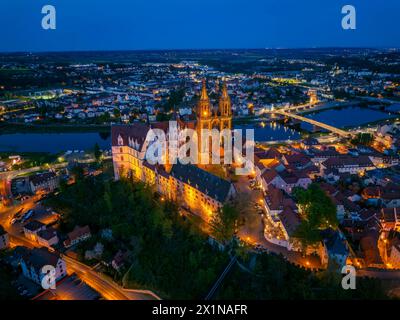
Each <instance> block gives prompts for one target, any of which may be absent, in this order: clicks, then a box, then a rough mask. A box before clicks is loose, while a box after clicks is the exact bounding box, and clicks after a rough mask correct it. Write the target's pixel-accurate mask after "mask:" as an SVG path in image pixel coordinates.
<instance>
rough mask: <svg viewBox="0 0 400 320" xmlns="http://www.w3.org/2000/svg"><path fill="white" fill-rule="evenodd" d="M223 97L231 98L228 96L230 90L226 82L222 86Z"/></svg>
mask: <svg viewBox="0 0 400 320" xmlns="http://www.w3.org/2000/svg"><path fill="white" fill-rule="evenodd" d="M221 97H222V98H224V99H227V98H229V96H228V88H227V87H226V82H225V81H224V83H223V85H222V94H221Z"/></svg>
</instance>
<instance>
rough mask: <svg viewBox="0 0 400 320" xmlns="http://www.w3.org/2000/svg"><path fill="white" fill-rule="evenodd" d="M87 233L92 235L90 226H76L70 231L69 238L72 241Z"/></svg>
mask: <svg viewBox="0 0 400 320" xmlns="http://www.w3.org/2000/svg"><path fill="white" fill-rule="evenodd" d="M85 235H90V228H89V226H84V227H79V226H76V227H75V228H74V230H72V231H71V232H70V233H68V238H69V239H70V240H71V241H72V240H75V239H78V238H80V237H82V236H85Z"/></svg>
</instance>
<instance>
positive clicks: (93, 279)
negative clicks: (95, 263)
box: [62, 255, 160, 300]
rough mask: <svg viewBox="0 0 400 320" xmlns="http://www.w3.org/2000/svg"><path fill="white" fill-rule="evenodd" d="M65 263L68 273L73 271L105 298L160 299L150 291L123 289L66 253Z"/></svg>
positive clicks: (64, 256)
mask: <svg viewBox="0 0 400 320" xmlns="http://www.w3.org/2000/svg"><path fill="white" fill-rule="evenodd" d="M62 257H63V259H64V260H65V262H66V264H67V270H68V273H69V274H72V273H75V274H76V275H77V276H78V277H79V278H80V279H81V280H83V281H84V282H85V283H86V284H88V285H89V286H90V287H92V288H93V289H95V290H96V291H97V292H99V293H100V294H101V295H102V296H103V297H104V298H105V299H107V300H160V298H159V297H158V296H156V295H155V294H154V293H151V292H150V291H149V292H147V293H145V291H143V292H140V291H139V290H137V291H135V290H125V289H123V288H122V287H120V286H119V285H118V284H116V283H115V282H114V281H112V280H111V279H108V278H107V277H106V276H104V275H102V274H100V273H98V272H96V271H94V270H92V269H91V268H90V267H89V266H87V265H85V264H83V263H81V262H79V261H77V260H74V259H72V258H70V257H68V256H66V255H63V256H62Z"/></svg>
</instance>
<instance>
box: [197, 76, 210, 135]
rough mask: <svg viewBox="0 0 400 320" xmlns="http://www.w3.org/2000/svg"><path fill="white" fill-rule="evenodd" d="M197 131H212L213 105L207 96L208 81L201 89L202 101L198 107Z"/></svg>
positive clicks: (204, 81)
mask: <svg viewBox="0 0 400 320" xmlns="http://www.w3.org/2000/svg"><path fill="white" fill-rule="evenodd" d="M196 115H197V129H198V130H200V129H210V130H211V116H212V110H211V103H210V98H209V97H208V94H207V87H206V80H203V86H202V88H201V95H200V100H199V103H198V105H197V111H196Z"/></svg>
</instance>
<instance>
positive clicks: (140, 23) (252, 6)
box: [0, 0, 400, 51]
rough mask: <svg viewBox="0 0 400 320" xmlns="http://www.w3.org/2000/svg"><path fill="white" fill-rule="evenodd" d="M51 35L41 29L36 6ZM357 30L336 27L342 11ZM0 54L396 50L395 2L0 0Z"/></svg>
mask: <svg viewBox="0 0 400 320" xmlns="http://www.w3.org/2000/svg"><path fill="white" fill-rule="evenodd" d="M46 4H51V5H54V6H55V7H56V10H57V29H56V30H44V29H42V28H41V20H42V17H43V15H42V13H41V8H42V6H44V5H46ZM346 4H351V5H354V6H355V7H356V9H357V30H343V29H342V27H341V20H342V17H343V15H342V14H341V9H342V6H344V5H346ZM0 12H1V19H0V30H1V31H0V33H1V41H0V51H64V50H135V49H208V48H305V47H338V46H340V47H400V27H399V20H400V1H399V0H347V1H342V0H1V1H0Z"/></svg>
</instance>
